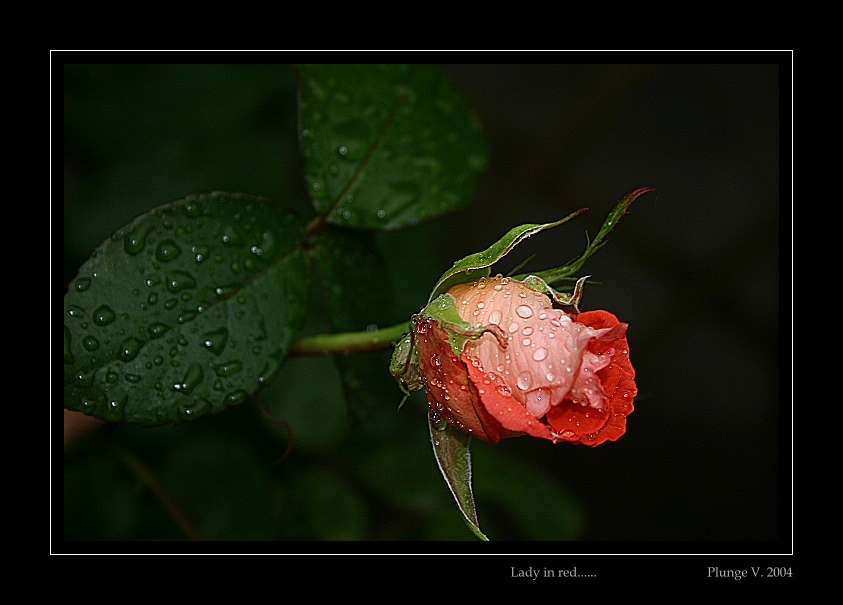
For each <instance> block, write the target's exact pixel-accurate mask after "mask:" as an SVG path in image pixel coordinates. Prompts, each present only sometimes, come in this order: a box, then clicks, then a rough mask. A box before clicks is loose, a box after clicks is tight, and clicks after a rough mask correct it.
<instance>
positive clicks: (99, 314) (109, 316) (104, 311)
mask: <svg viewBox="0 0 843 605" xmlns="http://www.w3.org/2000/svg"><path fill="white" fill-rule="evenodd" d="M115 319H117V314H116V313H114V310H113V309H112V308H111V307H109V306H108V305H102V306H100V307H97V308H96V310H95V311H94V315H93V320H94V323H95V324H96V325H98V326H107V325H108V324H110V323H111V322H112V321H114V320H115Z"/></svg>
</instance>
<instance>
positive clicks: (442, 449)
mask: <svg viewBox="0 0 843 605" xmlns="http://www.w3.org/2000/svg"><path fill="white" fill-rule="evenodd" d="M427 424H428V428H429V429H430V443H431V445H432V446H433V454H434V456H435V457H436V464H438V465H439V470H440V471H441V472H442V476H443V477H444V478H445V482H446V483H447V484H448V488H449V489H450V490H451V494H453V496H454V500H456V502H457V507H458V508H459V509H460V513H461V514H462V517H463V521H465V524H466V525H467V526H468V528H469V529H470V530H471V532H472V533H473V534H474V535H475V536H477V537H478V538H479V539H481V540H483V541H488V540H489V538H488V537H486V535H485V534H484V533H483V532H482V531H480V523H479V522H478V520H477V510H476V509H475V507H474V492H473V491H472V488H471V452H470V450H469V443H470V440H471V437H470V436H469V435H468V433H466V432H463V431H461V430H459V429H456V428H452V427H449V426H447V425H442V424H441V423H437V422H435V421H434V420H432V419H431V418H429V417H428V420H427Z"/></svg>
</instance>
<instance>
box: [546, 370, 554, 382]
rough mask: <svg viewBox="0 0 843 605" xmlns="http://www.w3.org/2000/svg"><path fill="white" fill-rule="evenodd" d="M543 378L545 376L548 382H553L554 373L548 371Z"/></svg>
mask: <svg viewBox="0 0 843 605" xmlns="http://www.w3.org/2000/svg"><path fill="white" fill-rule="evenodd" d="M545 378H547V381H548V382H553V381H554V380H556V374H554V373H553V372H548V373H547V374H545Z"/></svg>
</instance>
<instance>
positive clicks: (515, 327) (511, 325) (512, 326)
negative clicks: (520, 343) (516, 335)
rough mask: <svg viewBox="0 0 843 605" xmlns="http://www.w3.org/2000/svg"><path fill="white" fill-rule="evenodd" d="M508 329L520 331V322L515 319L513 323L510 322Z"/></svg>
mask: <svg viewBox="0 0 843 605" xmlns="http://www.w3.org/2000/svg"><path fill="white" fill-rule="evenodd" d="M507 330H509V332H510V333H512V332H517V331H518V324H517V323H516V322H514V321H513V322H512V323H511V324H509V328H507Z"/></svg>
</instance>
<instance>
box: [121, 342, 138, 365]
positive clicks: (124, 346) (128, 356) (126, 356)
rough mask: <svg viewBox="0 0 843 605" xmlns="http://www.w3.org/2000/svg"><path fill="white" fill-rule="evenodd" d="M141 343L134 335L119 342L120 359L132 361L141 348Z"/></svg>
mask: <svg viewBox="0 0 843 605" xmlns="http://www.w3.org/2000/svg"><path fill="white" fill-rule="evenodd" d="M142 346H143V343H142V342H141V341H140V340H138V339H137V338H135V337H134V336H130V337H129V338H127V339H126V340H124V341H123V342H122V343H120V360H121V361H132V360H133V359H134V358H135V357H137V356H138V353H139V352H140V350H141V347H142Z"/></svg>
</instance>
